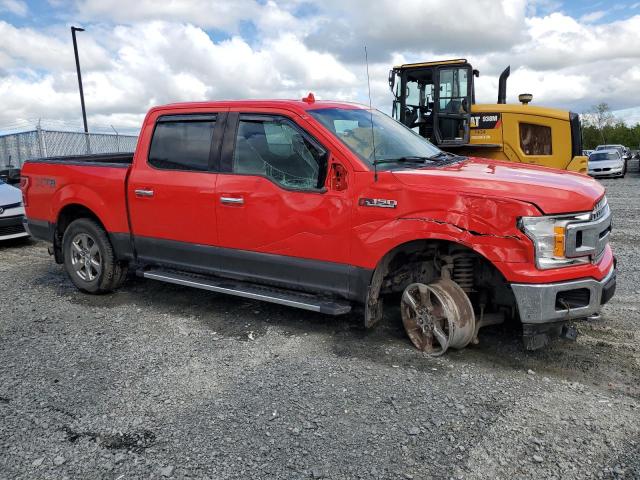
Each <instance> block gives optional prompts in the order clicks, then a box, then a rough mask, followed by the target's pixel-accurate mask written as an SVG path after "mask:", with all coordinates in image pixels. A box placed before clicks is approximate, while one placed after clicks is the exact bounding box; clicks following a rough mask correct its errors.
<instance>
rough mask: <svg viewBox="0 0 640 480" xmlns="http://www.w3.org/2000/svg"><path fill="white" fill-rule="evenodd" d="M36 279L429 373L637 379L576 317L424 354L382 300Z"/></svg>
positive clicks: (134, 281) (52, 272) (626, 357)
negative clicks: (318, 303)
mask: <svg viewBox="0 0 640 480" xmlns="http://www.w3.org/2000/svg"><path fill="white" fill-rule="evenodd" d="M36 281H37V282H38V283H40V284H46V285H48V286H49V287H50V288H52V289H54V290H56V291H57V293H58V294H61V295H63V296H65V297H67V298H68V300H69V301H70V302H72V303H75V304H79V305H83V306H87V307H91V308H92V309H95V310H106V311H105V312H104V313H105V316H106V317H109V316H111V315H113V314H114V313H115V311H119V313H118V314H119V315H125V314H126V315H128V313H127V312H126V310H128V309H135V311H144V312H145V313H149V312H151V313H152V314H153V315H154V316H163V315H166V316H168V318H171V317H174V316H178V317H187V318H189V319H193V320H196V321H197V322H196V323H197V324H198V325H200V326H201V327H202V328H205V329H207V330H209V331H213V332H216V334H217V335H219V336H221V337H226V338H234V339H236V340H239V341H249V340H255V339H257V338H259V337H260V336H263V335H265V334H266V333H267V330H268V329H269V328H273V329H276V331H277V332H278V333H279V334H281V335H285V336H300V335H308V336H311V337H316V338H317V339H318V341H319V342H324V343H326V344H327V345H328V348H329V349H330V351H331V352H332V353H333V354H334V355H336V356H340V357H345V358H359V359H362V360H366V361H367V362H370V363H372V364H375V365H378V366H386V367H394V368H413V369H416V370H418V371H429V372H430V374H433V375H436V374H440V373H443V372H444V370H443V369H442V368H439V367H441V366H442V365H449V366H453V367H455V366H463V365H464V366H467V365H469V364H473V365H475V366H476V367H479V368H485V369H492V370H496V369H499V370H501V371H505V370H506V371H514V372H515V371H518V372H527V371H528V370H533V371H534V372H535V373H536V374H539V375H545V376H549V377H555V378H560V379H564V380H568V381H572V382H573V381H577V382H582V383H590V384H591V383H595V384H596V385H598V384H600V385H601V386H603V387H604V388H608V389H613V390H617V391H620V392H622V393H625V394H628V395H631V396H634V397H638V398H640V390H639V389H638V386H637V385H638V384H639V380H640V366H639V365H638V364H637V362H636V361H635V360H634V358H635V357H634V353H633V352H632V351H629V350H628V349H625V348H620V347H619V346H618V345H616V344H615V343H613V342H607V341H606V339H604V340H602V341H601V340H598V339H597V338H595V337H594V333H593V332H592V331H591V329H590V327H589V325H588V324H585V323H582V324H581V323H578V328H579V330H581V331H582V332H586V334H587V337H588V339H589V341H587V342H583V341H580V339H579V341H578V342H570V341H564V340H561V339H555V340H553V341H552V342H551V343H550V344H549V345H548V346H546V347H545V348H543V349H541V350H537V351H533V352H530V351H526V350H525V349H524V348H523V345H522V342H521V339H520V330H519V326H518V325H516V324H511V323H506V324H504V325H496V326H491V327H486V328H484V329H482V330H481V331H480V334H479V343H478V344H477V345H470V346H468V347H467V348H465V349H463V350H449V351H448V352H447V353H446V355H444V356H443V357H439V358H432V357H429V356H426V355H424V354H422V353H421V352H419V351H418V350H416V349H415V348H414V347H413V346H412V345H411V343H410V342H409V340H408V338H407V337H406V335H405V332H404V329H403V327H402V321H401V318H400V312H399V308H397V307H394V306H388V307H387V308H386V310H385V318H384V320H383V322H382V323H381V324H380V325H378V326H376V327H375V328H373V329H371V330H367V329H365V328H364V325H363V314H362V312H358V311H355V312H352V313H350V314H348V315H342V316H337V317H333V316H329V315H323V314H319V313H314V312H308V311H304V310H298V309H295V308H290V307H285V306H281V305H275V304H270V303H265V302H260V301H255V300H248V299H244V298H239V297H233V296H229V295H223V294H216V293H212V292H206V291H202V290H196V289H192V288H188V287H182V286H178V285H170V284H166V283H161V282H154V281H152V280H145V279H140V278H137V277H135V276H130V278H129V279H128V280H127V282H126V284H125V285H124V286H123V288H121V289H120V290H118V291H117V292H114V293H112V294H108V295H98V296H96V295H87V294H83V293H81V292H79V291H77V290H76V289H75V287H74V286H73V284H72V283H71V282H70V281H69V280H68V278H67V277H66V275H65V273H64V271H63V270H62V269H61V268H60V267H57V266H54V267H51V268H50V269H49V271H48V272H46V273H45V274H44V275H43V276H42V277H40V278H39V279H38V280H36ZM122 308H124V309H125V312H123V311H122ZM601 359H606V361H601Z"/></svg>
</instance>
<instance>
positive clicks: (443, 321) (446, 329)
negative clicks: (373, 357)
mask: <svg viewBox="0 0 640 480" xmlns="http://www.w3.org/2000/svg"><path fill="white" fill-rule="evenodd" d="M400 309H401V313H402V322H403V324H404V327H405V330H406V331H407V335H408V336H409V338H410V339H411V341H412V343H413V344H414V345H415V346H416V347H417V348H418V349H420V350H422V351H424V352H425V353H428V354H429V355H432V356H438V355H442V354H443V353H445V352H446V351H447V349H448V348H449V347H453V348H464V347H465V346H467V345H468V344H469V342H470V341H471V340H472V338H473V336H474V333H475V316H474V314H473V308H472V306H471V302H470V301H469V297H467V295H466V294H465V292H464V291H463V290H462V288H460V286H459V285H458V284H456V283H455V282H453V281H451V280H447V279H440V280H438V281H436V282H433V283H431V284H429V285H425V284H422V283H413V284H411V285H409V286H408V287H407V288H406V289H405V291H404V292H403V294H402V301H401V304H400Z"/></svg>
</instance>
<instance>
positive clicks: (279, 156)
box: [216, 112, 351, 293]
mask: <svg viewBox="0 0 640 480" xmlns="http://www.w3.org/2000/svg"><path fill="white" fill-rule="evenodd" d="M234 124H235V128H233V127H232V126H233V125H234ZM226 132H227V133H226V134H225V141H224V144H225V146H224V147H223V149H222V150H223V155H222V166H221V173H220V175H219V176H218V183H217V187H216V192H217V202H216V208H217V218H218V239H219V244H220V246H221V247H226V248H228V249H232V250H229V251H227V253H226V255H227V257H228V258H227V259H224V258H221V262H222V263H223V265H224V266H225V269H226V271H227V272H228V273H235V274H241V275H243V276H244V275H247V276H249V277H253V278H255V279H256V280H263V281H269V282H275V283H280V284H283V285H285V286H297V287H300V288H302V289H305V288H310V289H313V290H317V289H323V290H326V291H328V292H339V293H344V292H346V290H347V288H348V285H347V283H348V280H347V278H348V271H349V270H350V267H349V266H348V262H349V257H350V255H349V253H350V252H349V242H348V239H349V229H350V215H351V204H350V199H349V197H348V195H347V191H345V190H344V189H340V190H337V189H331V188H327V187H326V185H327V183H328V182H327V181H326V177H327V171H328V169H329V165H328V164H329V162H333V157H331V154H330V152H329V150H328V149H327V148H325V147H324V146H323V145H322V144H321V143H320V142H319V141H318V140H316V139H315V138H314V137H313V136H312V135H310V134H309V133H308V131H306V130H305V129H304V128H303V127H302V126H301V125H300V124H299V123H297V122H295V121H293V120H292V119H291V118H287V117H284V116H281V115H271V114H266V113H261V114H254V113H238V112H235V113H234V112H231V113H230V114H229V125H228V127H227V130H226ZM227 134H228V136H227ZM227 145H228V146H229V147H227Z"/></svg>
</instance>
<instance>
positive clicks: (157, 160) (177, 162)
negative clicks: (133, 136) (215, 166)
mask: <svg viewBox="0 0 640 480" xmlns="http://www.w3.org/2000/svg"><path fill="white" fill-rule="evenodd" d="M179 117H184V116H179ZM215 122H216V120H215V116H194V117H193V118H176V119H171V118H170V117H169V118H167V119H162V118H161V119H160V120H159V121H158V123H157V124H156V128H155V130H154V132H153V138H152V139H151V147H150V149H149V160H148V161H149V164H150V165H153V166H154V167H156V168H159V169H163V170H187V171H196V172H206V171H209V170H210V169H211V167H212V166H211V165H210V158H211V145H212V139H213V130H214V128H215Z"/></svg>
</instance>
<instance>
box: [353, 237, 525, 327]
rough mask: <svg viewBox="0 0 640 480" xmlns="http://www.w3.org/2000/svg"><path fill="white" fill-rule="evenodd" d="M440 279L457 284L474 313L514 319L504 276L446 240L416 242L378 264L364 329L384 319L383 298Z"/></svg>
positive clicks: (476, 255) (474, 253) (408, 243)
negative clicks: (502, 314)
mask: <svg viewBox="0 0 640 480" xmlns="http://www.w3.org/2000/svg"><path fill="white" fill-rule="evenodd" d="M440 278H448V279H451V280H453V281H454V282H456V283H457V284H458V285H459V286H460V287H461V288H462V289H463V290H464V291H465V293H467V295H468V296H469V298H470V299H471V302H472V304H473V306H474V309H475V310H478V311H480V310H482V311H483V312H485V311H490V310H504V311H505V312H506V313H509V316H514V315H515V298H514V296H513V292H512V291H511V287H510V286H509V283H508V282H507V281H506V279H505V278H504V276H503V275H502V273H501V272H500V271H499V270H498V269H497V268H496V267H495V266H494V265H493V263H492V262H491V261H490V260H488V259H487V258H486V257H484V256H483V255H481V254H479V253H477V252H475V251H474V250H472V249H471V248H469V247H467V246H465V245H462V244H459V243H456V242H451V241H446V240H426V239H425V240H414V241H410V242H407V243H404V244H401V245H399V246H397V247H395V248H394V249H393V250H391V251H389V252H388V253H387V254H386V255H385V256H384V257H383V258H382V259H381V260H380V262H379V263H378V265H377V267H376V269H375V270H374V273H373V276H372V279H371V284H370V285H369V289H368V292H367V299H366V305H365V325H366V326H367V327H371V326H373V325H374V324H376V323H377V322H379V321H380V320H381V319H382V314H383V298H384V297H385V296H386V297H393V296H394V295H397V294H399V293H401V292H402V291H403V290H404V288H406V287H407V285H409V284H411V283H426V284H428V283H431V282H434V281H436V280H438V279H440Z"/></svg>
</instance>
